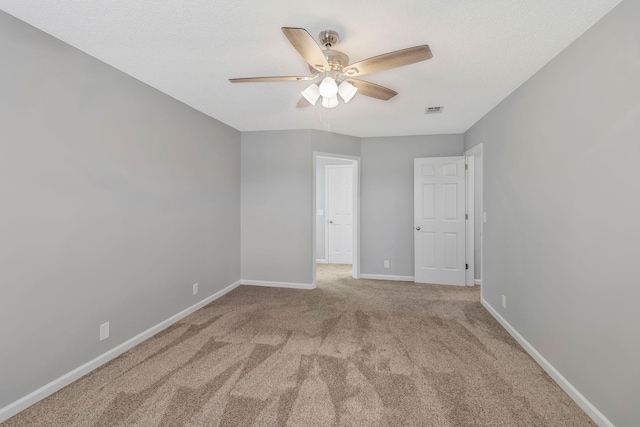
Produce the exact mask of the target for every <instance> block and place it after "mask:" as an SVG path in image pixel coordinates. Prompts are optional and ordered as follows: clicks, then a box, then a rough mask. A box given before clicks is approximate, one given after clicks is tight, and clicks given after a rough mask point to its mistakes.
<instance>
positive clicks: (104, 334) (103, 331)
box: [100, 322, 109, 341]
mask: <svg viewBox="0 0 640 427" xmlns="http://www.w3.org/2000/svg"><path fill="white" fill-rule="evenodd" d="M107 338H109V322H107V323H103V324H102V325H100V341H104V340H106V339H107Z"/></svg>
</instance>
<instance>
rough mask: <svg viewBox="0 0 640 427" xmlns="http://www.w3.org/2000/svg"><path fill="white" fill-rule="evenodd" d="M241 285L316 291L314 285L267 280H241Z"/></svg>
mask: <svg viewBox="0 0 640 427" xmlns="http://www.w3.org/2000/svg"><path fill="white" fill-rule="evenodd" d="M240 284H241V285H250V286H266V287H269V288H289V289H315V288H316V285H314V284H313V283H292V282H268V281H265V280H244V279H243V280H241V281H240Z"/></svg>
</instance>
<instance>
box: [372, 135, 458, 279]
mask: <svg viewBox="0 0 640 427" xmlns="http://www.w3.org/2000/svg"><path fill="white" fill-rule="evenodd" d="M463 151H464V150H463V136H462V134H457V135H429V136H404V137H381V138H363V139H362V147H361V153H362V154H361V158H362V172H361V182H362V188H361V193H360V206H361V213H360V218H361V221H360V236H361V237H360V250H361V260H362V261H361V262H362V266H361V272H362V273H363V274H385V275H398V276H413V275H414V267H413V266H414V262H413V260H414V257H413V252H414V250H413V239H414V236H413V233H414V231H413V159H414V158H418V157H445V156H461V155H462V153H463ZM384 260H389V267H390V268H388V269H387V268H384Z"/></svg>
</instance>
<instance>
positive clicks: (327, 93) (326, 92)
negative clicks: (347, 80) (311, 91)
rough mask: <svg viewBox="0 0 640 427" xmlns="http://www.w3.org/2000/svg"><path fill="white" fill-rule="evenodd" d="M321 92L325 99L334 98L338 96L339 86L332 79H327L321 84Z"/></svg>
mask: <svg viewBox="0 0 640 427" xmlns="http://www.w3.org/2000/svg"><path fill="white" fill-rule="evenodd" d="M319 90H320V95H322V97H323V98H333V97H334V96H336V95H337V94H338V85H337V84H336V81H335V80H333V79H332V78H331V77H325V78H324V79H322V82H321V83H320V87H319Z"/></svg>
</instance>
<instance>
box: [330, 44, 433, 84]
mask: <svg viewBox="0 0 640 427" xmlns="http://www.w3.org/2000/svg"><path fill="white" fill-rule="evenodd" d="M431 58H433V54H432V53H431V49H430V48H429V46H428V45H426V44H424V45H421V46H414V47H410V48H407V49H402V50H396V51H395V52H389V53H385V54H384V55H378V56H374V57H373V58H369V59H365V60H362V61H360V62H356V63H355V64H351V65H349V66H347V67H345V68H344V70H342V72H343V73H344V74H345V75H347V76H349V77H352V76H363V75H365V74H371V73H377V72H378V71H384V70H388V69H390V68H397V67H402V66H404V65H409V64H414V63H416V62H420V61H424V60H426V59H431Z"/></svg>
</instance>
